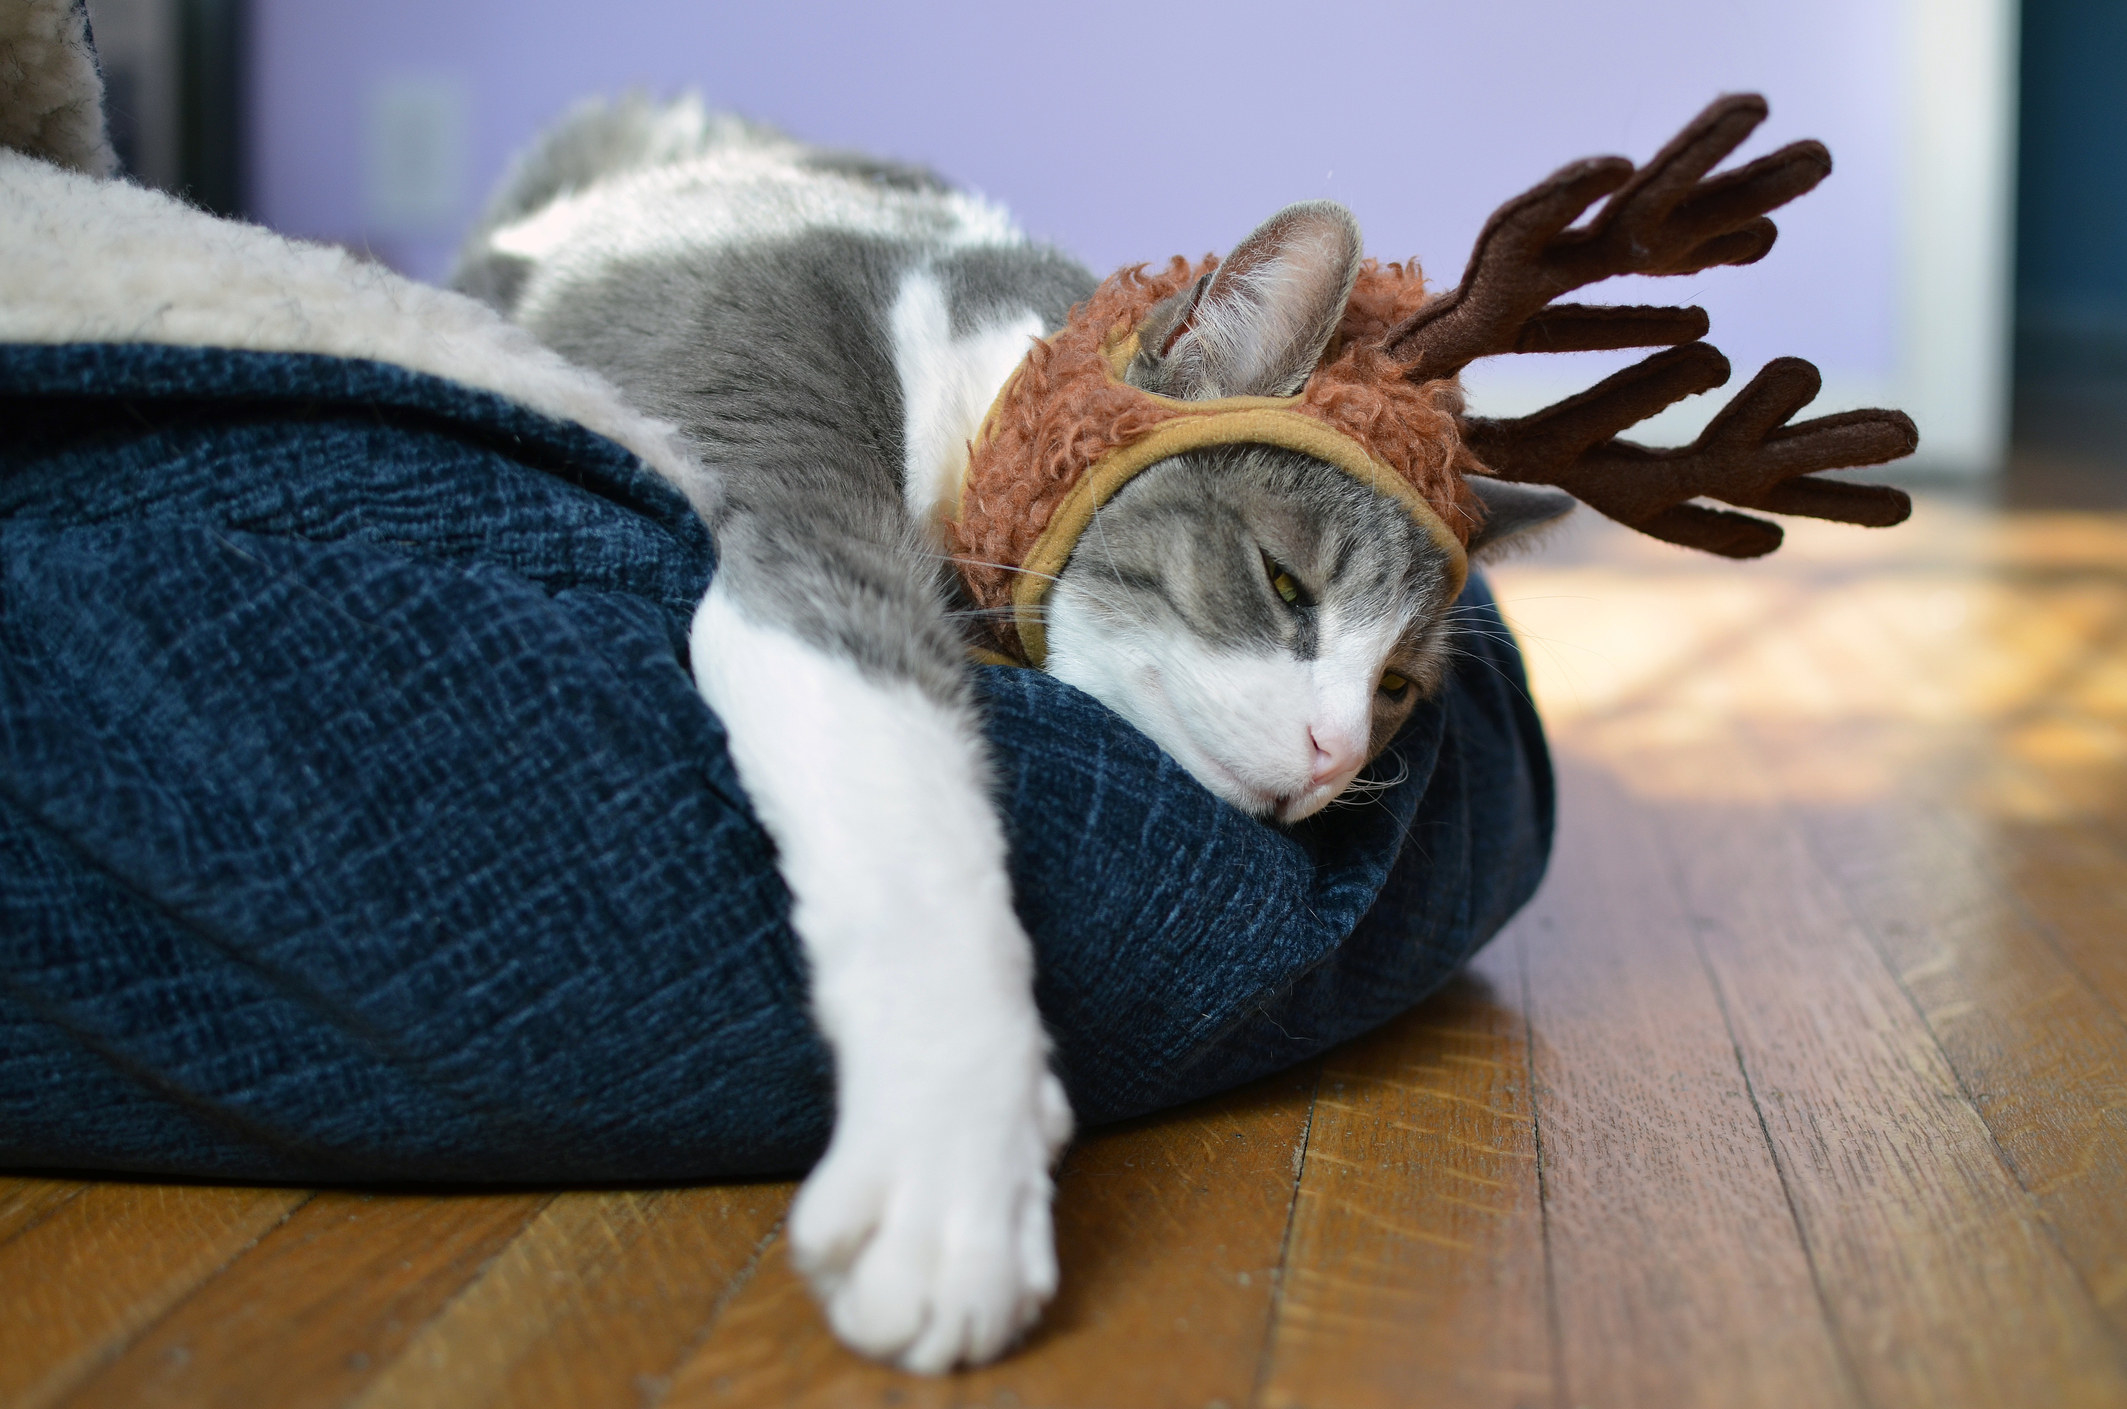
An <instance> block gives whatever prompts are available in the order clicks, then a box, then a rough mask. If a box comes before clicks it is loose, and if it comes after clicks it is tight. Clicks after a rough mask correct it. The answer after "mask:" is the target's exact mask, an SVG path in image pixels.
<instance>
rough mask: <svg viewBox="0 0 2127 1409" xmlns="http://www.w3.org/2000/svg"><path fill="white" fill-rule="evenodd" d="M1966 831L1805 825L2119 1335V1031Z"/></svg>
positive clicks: (1929, 826) (1910, 820)
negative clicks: (2011, 894) (2016, 900)
mask: <svg viewBox="0 0 2127 1409" xmlns="http://www.w3.org/2000/svg"><path fill="white" fill-rule="evenodd" d="M1964 820H1965V819H1961V818H1959V817H1957V816H1956V815H1955V814H1953V813H1950V812H1948V811H1945V810H1943V809H1939V808H1932V807H1926V806H1898V805H1894V804H1886V805H1883V806H1881V807H1878V808H1871V809H1866V810H1861V809H1851V810H1843V811H1839V812H1834V813H1829V814H1822V813H1810V812H1805V813H1804V814H1803V826H1804V827H1805V829H1806V834H1807V835H1808V837H1809V839H1810V842H1811V844H1812V850H1813V852H1814V854H1815V855H1816V857H1817V859H1818V863H1819V864H1820V865H1822V866H1823V867H1824V868H1825V870H1826V871H1827V872H1829V873H1830V874H1831V875H1833V876H1834V877H1835V878H1836V879H1837V880H1838V882H1839V884H1840V886H1841V888H1842V889H1843V891H1844V892H1845V894H1846V897H1847V899H1848V901H1849V903H1850V904H1851V905H1852V907H1853V908H1854V910H1855V912H1856V913H1857V914H1858V915H1860V916H1861V917H1862V919H1863V921H1864V922H1865V923H1866V924H1867V925H1868V927H1869V931H1870V934H1871V935H1872V937H1873V938H1874V940H1875V943H1876V945H1877V947H1878V948H1879V950H1880V951H1881V952H1882V953H1883V955H1884V958H1885V960H1886V962H1887V963H1888V964H1889V965H1890V966H1891V968H1892V969H1893V970H1894V971H1896V972H1897V974H1898V975H1899V979H1900V981H1901V983H1903V984H1904V986H1905V988H1906V990H1907V991H1908V992H1909V993H1910V994H1911V996H1912V1000H1913V1002H1914V1004H1915V1006H1916V1007H1918V1009H1919V1010H1920V1012H1921V1013H1922V1014H1923V1016H1924V1017H1925V1019H1926V1021H1927V1023H1928V1026H1929V1029H1930V1031H1931V1032H1932V1033H1933V1034H1934V1036H1935V1039H1936V1041H1937V1042H1938V1043H1939V1044H1940V1045H1941V1047H1942V1049H1943V1052H1944V1054H1945V1055H1946V1056H1947V1057H1948V1058H1949V1061H1950V1064H1951V1066H1952V1067H1953V1068H1954V1069H1955V1070H1956V1072H1957V1077H1958V1080H1959V1081H1960V1083H1962V1086H1963V1089H1964V1090H1965V1091H1966V1092H1968V1093H1970V1095H1971V1097H1972V1099H1973V1102H1974V1104H1975V1105H1976V1107H1977V1109H1978V1110H1979V1113H1980V1115H1981V1117H1982V1118H1983V1119H1984V1120H1985V1121H1986V1124H1987V1129H1988V1130H1989V1131H1990V1132H1992V1134H1993V1136H1994V1139H1995V1141H1996V1143H1997V1144H1999V1145H2000V1146H2001V1149H2002V1151H2003V1152H2004V1153H2005V1154H2006V1155H2007V1156H2008V1159H2009V1163H2010V1167H2011V1168H2012V1169H2013V1170H2014V1171H2015V1174H2016V1177H2017V1180H2018V1182H2019V1183H2021V1184H2022V1185H2023V1187H2024V1188H2025V1189H2026V1190H2027V1191H2029V1192H2030V1194H2031V1195H2032V1196H2033V1197H2034V1198H2035V1199H2036V1200H2037V1202H2038V1206H2039V1208H2040V1209H2041V1210H2042V1211H2043V1213H2044V1216H2045V1218H2046V1220H2047V1222H2048V1224H2049V1225H2050V1226H2051V1227H2052V1228H2053V1230H2054V1231H2055V1235H2056V1238H2057V1240H2058V1242H2059V1245H2060V1247H2061V1249H2062V1251H2063V1253H2064V1254H2065V1255H2066V1257H2067V1258H2068V1260H2069V1262H2071V1263H2072V1264H2073V1265H2074V1266H2075V1268H2076V1270H2077V1272H2078V1274H2079V1275H2080V1276H2081V1277H2082V1279H2083V1282H2084V1284H2085V1285H2086V1286H2087V1287H2088V1288H2089V1289H2090V1291H2091V1294H2092V1295H2093V1297H2094V1298H2095V1299H2096V1301H2097V1303H2098V1305H2099V1306H2100V1307H2101V1308H2103V1309H2104V1311H2105V1312H2106V1314H2107V1315H2108V1316H2109V1317H2110V1318H2111V1320H2112V1323H2113V1325H2114V1327H2115V1329H2116V1330H2117V1331H2118V1332H2119V1333H2120V1334H2121V1335H2122V1336H2127V1128H2123V1125H2122V1122H2121V1120H2120V1113H2121V1111H2122V1110H2123V1109H2127V1026H2123V1025H2122V1024H2121V1022H2120V1020H2119V1016H2118V1014H2116V1013H2115V1012H2113V1011H2112V1009H2111V1008H2110V1007H2108V1006H2107V1005H2106V1004H2105V1002H2104V1001H2103V1000H2102V999H2101V998H2100V997H2099V996H2098V995H2097V994H2096V993H2094V992H2093V991H2092V990H2091V989H2090V987H2089V986H2088V985H2087V984H2085V983H2084V982H2083V980H2082V978H2081V976H2080V975H2079V974H2077V973H2076V972H2075V970H2074V969H2072V968H2070V967H2069V966H2068V965H2067V964H2066V963H2064V962H2063V961H2062V959H2061V957H2060V956H2059V955H2058V954H2057V953H2056V952H2055V951H2054V950H2053V948H2052V946H2051V945H2050V944H2049V943H2048V942H2047V940H2046V938H2045V936H2044V935H2043V934H2041V933H2040V932H2039V930H2038V929H2037V927H2036V926H2035V925H2034V924H2033V923H2032V921H2031V920H2030V918H2029V917H2028V915H2027V913H2026V912H2025V910H2024V909H2023V907H2021V906H2019V905H2017V904H2015V903H2014V901H2013V899H2012V898H2011V896H2010V893H2009V888H2008V886H2007V885H2006V884H2005V882H2004V881H2003V879H2002V878H2001V876H2000V875H1999V874H1998V873H1997V872H1996V870H1995V868H1994V866H1993V864H1992V862H1991V860H1990V859H1989V857H1988V856H1987V854H1986V847H1985V845H1984V844H1983V843H1982V842H1981V840H1980V839H1979V838H1978V837H1975V836H1974V835H1973V834H1972V833H1971V832H1970V831H1968V830H1967V829H1966V827H1965V826H1964V825H1963V824H1964ZM2120 932H2121V931H2118V930H2116V931H2115V934H2116V935H2117V934H2118V933H2120Z"/></svg>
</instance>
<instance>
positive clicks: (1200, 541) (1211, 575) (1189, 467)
mask: <svg viewBox="0 0 2127 1409" xmlns="http://www.w3.org/2000/svg"><path fill="white" fill-rule="evenodd" d="M1278 570H1282V571H1284V572H1287V573H1289V574H1290V575H1291V576H1292V578H1293V579H1295V581H1296V582H1297V585H1298V587H1299V596H1300V600H1299V601H1298V602H1294V603H1289V602H1287V601H1285V600H1284V599H1283V597H1282V596H1281V595H1280V594H1279V592H1278V591H1277V589H1276V587H1275V586H1274V585H1273V579H1274V577H1275V575H1276V572H1277V571H1278ZM1061 576H1062V577H1063V579H1064V580H1066V581H1069V582H1072V583H1074V584H1076V585H1077V587H1078V588H1079V590H1080V591H1082V592H1084V593H1085V594H1086V595H1087V596H1089V597H1091V598H1093V599H1094V600H1096V601H1097V602H1099V603H1100V604H1101V605H1102V607H1103V608H1104V609H1105V610H1107V611H1110V612H1114V613H1117V614H1118V615H1120V616H1122V617H1124V618H1126V619H1132V620H1136V621H1141V622H1145V623H1148V624H1149V623H1162V622H1174V623H1179V624H1181V625H1183V626H1185V627H1186V628H1187V629H1188V630H1189V631H1190V632H1191V633H1192V634H1194V635H1196V636H1198V637H1200V638H1202V639H1203V640H1205V641H1207V642H1210V643H1211V644H1213V645H1216V646H1221V647H1226V648H1229V649H1233V650H1238V651H1253V652H1278V651H1282V652H1289V653H1291V654H1292V655H1294V656H1296V657H1298V658H1299V659H1302V660H1310V659H1313V658H1314V656H1315V655H1316V654H1317V653H1318V652H1319V651H1320V650H1321V649H1322V648H1323V643H1322V640H1321V635H1320V628H1321V623H1322V622H1323V620H1324V619H1325V617H1326V616H1329V615H1335V616H1337V617H1339V618H1341V619H1344V620H1368V621H1384V620H1396V621H1402V622H1405V623H1406V627H1405V631H1404V635H1403V639H1402V641H1401V643H1400V644H1399V646H1398V648H1397V652H1396V655H1395V657H1394V659H1395V660H1396V661H1397V663H1398V664H1399V666H1400V667H1401V668H1402V672H1403V673H1404V674H1405V675H1407V676H1409V677H1410V678H1411V679H1412V680H1413V682H1414V683H1416V684H1417V685H1418V686H1419V687H1420V693H1430V691H1431V689H1432V687H1433V684H1434V683H1435V682H1437V680H1438V679H1439V678H1440V675H1441V672H1442V669H1443V666H1444V650H1445V641H1446V630H1445V625H1444V622H1445V617H1446V608H1447V607H1448V605H1449V603H1448V602H1447V601H1446V600H1445V597H1446V588H1447V582H1448V562H1447V557H1446V555H1445V554H1444V553H1442V552H1441V550H1440V548H1439V546H1438V545H1437V544H1435V543H1434V542H1433V540H1432V537H1431V536H1430V535H1429V534H1427V533H1426V532H1425V531H1424V530H1423V529H1422V528H1420V527H1419V526H1418V524H1417V523H1416V521H1414V520H1413V519H1412V518H1411V516H1410V514H1409V513H1408V512H1407V511H1406V510H1405V509H1404V508H1403V507H1402V506H1401V505H1399V504H1397V503H1396V502H1395V501H1393V500H1391V499H1389V498H1387V497H1386V496H1384V495H1381V494H1378V493H1376V492H1375V491H1373V490H1371V489H1369V488H1367V487H1366V486H1365V485H1363V484H1360V483H1359V482H1358V481H1356V480H1354V479H1353V478H1352V477H1351V476H1350V475H1348V474H1345V473H1344V472H1343V471H1342V470H1339V469H1337V468H1335V467H1334V466H1331V465H1327V464H1324V463H1323V462H1321V461H1319V460H1315V459H1313V458H1311V457H1309V456H1306V455H1301V454H1298V453H1295V452H1293V451H1288V450H1278V449H1272V448H1268V447H1260V446H1232V447H1222V448H1220V449H1216V450H1206V451H1198V452H1194V453H1191V454H1188V455H1177V456H1175V457H1174V458H1172V459H1169V460H1163V461H1161V462H1160V463H1159V464H1157V465H1154V466H1152V467H1151V468H1150V469H1148V470H1146V471H1145V472H1144V473H1143V474H1141V475H1139V476H1138V477H1137V478H1136V479H1134V480H1132V481H1131V482H1130V484H1129V485H1127V486H1126V487H1125V488H1124V489H1123V490H1122V492H1121V493H1119V494H1117V495H1116V496H1115V497H1114V498H1113V499H1111V500H1109V501H1108V503H1107V504H1105V505H1103V506H1102V508H1101V509H1100V511H1099V512H1098V513H1096V514H1095V515H1094V516H1093V521H1092V523H1091V524H1089V525H1088V526H1087V528H1086V531H1085V533H1084V535H1083V536H1081V537H1080V539H1079V541H1078V546H1077V548H1076V549H1075V550H1074V551H1073V552H1072V554H1071V559H1070V561H1069V562H1068V563H1066V564H1065V566H1064V570H1063V573H1062V574H1061Z"/></svg>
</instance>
